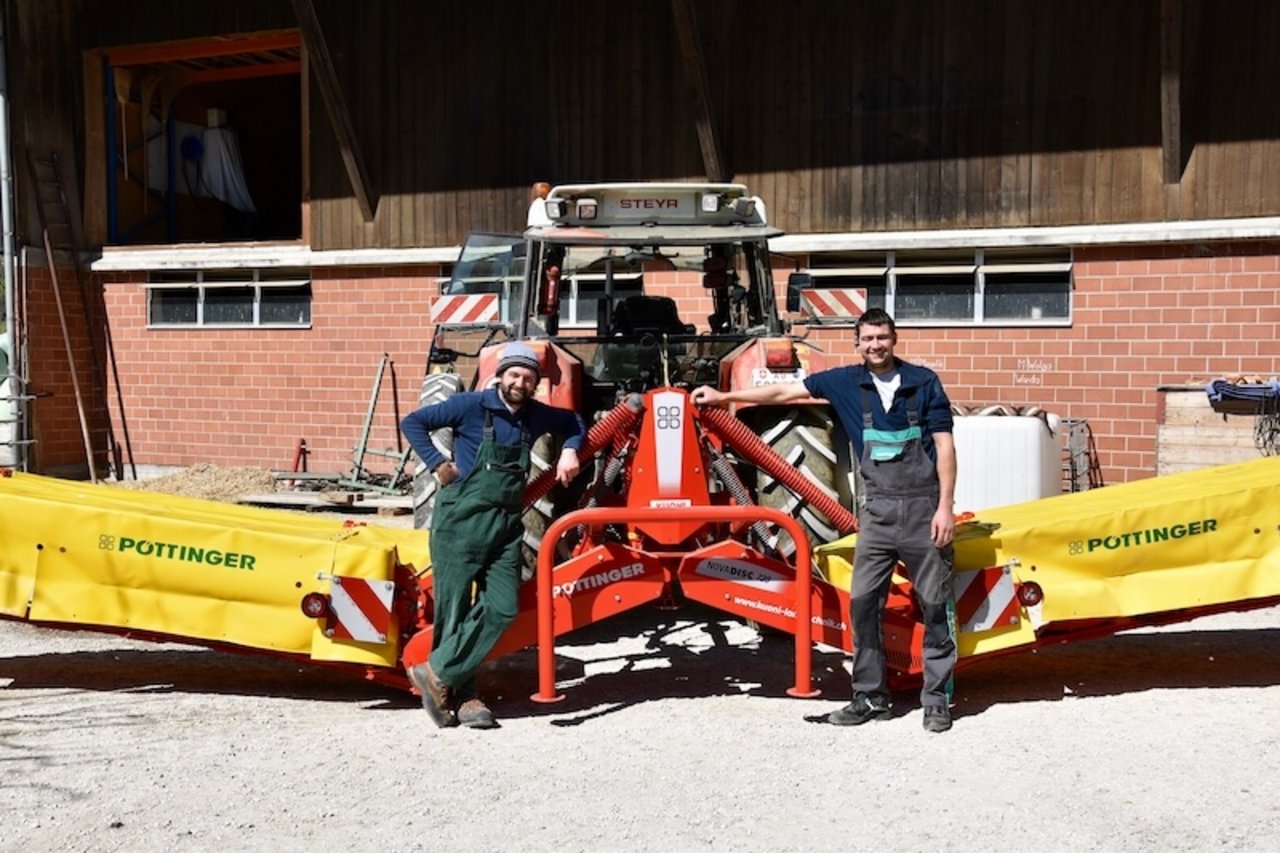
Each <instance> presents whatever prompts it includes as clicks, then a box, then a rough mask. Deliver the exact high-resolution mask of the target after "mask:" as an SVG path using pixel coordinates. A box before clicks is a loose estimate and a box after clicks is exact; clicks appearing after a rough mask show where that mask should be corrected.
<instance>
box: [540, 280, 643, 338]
mask: <svg viewBox="0 0 1280 853" xmlns="http://www.w3.org/2000/svg"><path fill="white" fill-rule="evenodd" d="M567 284H568V286H567V287H566V288H564V289H563V290H562V291H561V292H560V322H561V324H562V325H563V326H564V327H565V328H570V329H573V328H582V329H586V328H591V329H594V328H595V327H596V321H597V320H598V319H599V316H600V303H601V302H603V301H604V299H605V276H604V273H576V274H575V275H573V276H572V277H570V278H569V279H568V281H567ZM642 293H644V283H643V281H642V278H641V275H640V273H614V276H613V301H614V304H617V303H618V302H620V301H621V300H623V299H626V298H627V297H628V296H639V295H640V294H642Z"/></svg>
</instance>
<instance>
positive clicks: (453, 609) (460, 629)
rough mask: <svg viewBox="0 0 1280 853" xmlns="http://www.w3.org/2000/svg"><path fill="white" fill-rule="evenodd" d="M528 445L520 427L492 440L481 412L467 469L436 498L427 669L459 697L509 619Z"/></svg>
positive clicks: (488, 417)
mask: <svg viewBox="0 0 1280 853" xmlns="http://www.w3.org/2000/svg"><path fill="white" fill-rule="evenodd" d="M530 444H531V442H530V439H529V431H528V429H524V428H522V429H521V441H520V446H519V447H515V446H509V445H501V444H498V443H496V442H495V441H494V431H493V413H492V412H490V411H487V410H486V411H485V413H484V441H483V442H482V443H481V444H480V449H479V450H478V451H477V453H476V463H475V467H474V468H473V469H472V470H471V473H470V474H469V475H468V476H467V478H466V479H465V480H463V481H462V482H461V483H457V484H451V485H449V486H446V487H445V488H443V489H441V490H440V491H439V493H438V494H437V496H436V506H435V515H434V517H433V520H432V525H431V528H432V529H431V540H430V542H431V564H432V569H431V571H432V574H433V576H434V586H433V594H434V596H435V632H434V635H433V643H432V646H433V648H432V652H431V669H432V671H434V672H435V674H436V677H437V678H439V679H440V680H441V681H443V682H444V683H445V684H446V685H448V686H449V687H451V688H453V690H454V693H455V695H457V696H458V697H459V698H460V699H462V700H465V699H468V698H470V697H471V696H474V695H475V671H476V669H477V668H478V667H479V666H480V664H481V663H482V662H483V661H484V659H485V657H486V656H487V655H488V654H489V651H490V650H491V649H492V648H493V646H494V644H495V643H496V642H497V641H498V638H499V637H501V636H502V632H503V631H505V630H506V629H507V626H508V625H510V624H511V621H512V620H513V619H515V617H516V607H517V603H516V593H517V591H518V590H519V587H520V539H521V536H522V535H523V532H524V525H523V523H522V522H521V516H522V515H523V513H522V511H521V509H522V503H523V500H524V489H525V481H526V478H527V477H528V472H529V446H530ZM473 585H474V596H473V592H472V586H473Z"/></svg>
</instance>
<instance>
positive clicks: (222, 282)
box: [146, 270, 311, 328]
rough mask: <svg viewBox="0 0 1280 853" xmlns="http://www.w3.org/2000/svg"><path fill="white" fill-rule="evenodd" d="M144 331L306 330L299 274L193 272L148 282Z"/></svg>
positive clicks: (306, 305) (307, 292)
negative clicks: (162, 328) (209, 328)
mask: <svg viewBox="0 0 1280 853" xmlns="http://www.w3.org/2000/svg"><path fill="white" fill-rule="evenodd" d="M146 287H147V326H148V327H151V328H159V327H174V326H183V327H216V328H228V327H235V328H243V327H261V328H308V327H310V325H311V276H310V274H309V273H307V272H306V271H303V270H193V271H186V272H168V271H165V272H153V273H151V274H150V275H149V276H148V277H147V285H146Z"/></svg>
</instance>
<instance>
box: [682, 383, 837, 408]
mask: <svg viewBox="0 0 1280 853" xmlns="http://www.w3.org/2000/svg"><path fill="white" fill-rule="evenodd" d="M811 396H813V395H812V394H810V393H809V389H808V388H806V387H805V384H804V383H803V382H780V383H778V384H777V385H759V386H757V387H755V388H740V389H738V390H736V391H717V390H716V389H714V388H712V387H711V386H710V385H703V386H702V387H701V388H697V389H694V392H693V394H691V395H690V398H691V399H692V400H693V402H694V404H695V405H698V406H724V405H727V404H729V403H773V404H781V403H790V402H792V401H794V400H803V399H805V398H806V397H811Z"/></svg>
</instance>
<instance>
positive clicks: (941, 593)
mask: <svg viewBox="0 0 1280 853" xmlns="http://www.w3.org/2000/svg"><path fill="white" fill-rule="evenodd" d="M937 508H938V501H937V498H936V497H932V496H926V497H910V498H877V497H868V498H867V502H866V505H865V506H864V507H863V509H862V512H861V513H859V516H858V521H859V530H858V540H857V545H856V548H855V551H854V558H853V590H852V594H851V597H850V602H849V611H850V612H849V620H850V623H851V624H852V626H853V642H854V655H853V695H854V696H855V697H856V696H858V695H859V694H862V695H865V696H868V697H876V698H877V699H880V700H884V701H887V700H888V696H889V691H888V687H887V681H886V676H885V651H884V626H883V617H884V608H885V601H886V600H887V599H888V595H889V587H890V585H891V582H892V580H893V569H894V566H895V565H896V564H897V563H898V561H899V560H901V561H902V563H903V564H904V565H905V566H906V567H907V575H908V577H909V578H910V579H911V585H912V588H913V589H914V591H915V598H916V603H917V605H918V606H919V607H920V612H921V614H922V616H923V620H924V685H923V687H922V688H921V690H920V704H921V705H923V706H925V707H928V706H930V705H942V706H946V705H948V704H950V701H951V690H952V673H953V671H954V670H955V664H956V642H955V627H954V618H955V602H954V599H953V597H952V591H951V568H952V564H953V560H954V553H955V552H954V549H953V548H952V546H951V545H947V546H945V547H943V548H937V547H935V546H934V544H933V539H932V537H931V536H930V534H929V525H930V522H931V521H932V519H933V514H934V512H935V511H936V510H937Z"/></svg>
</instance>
